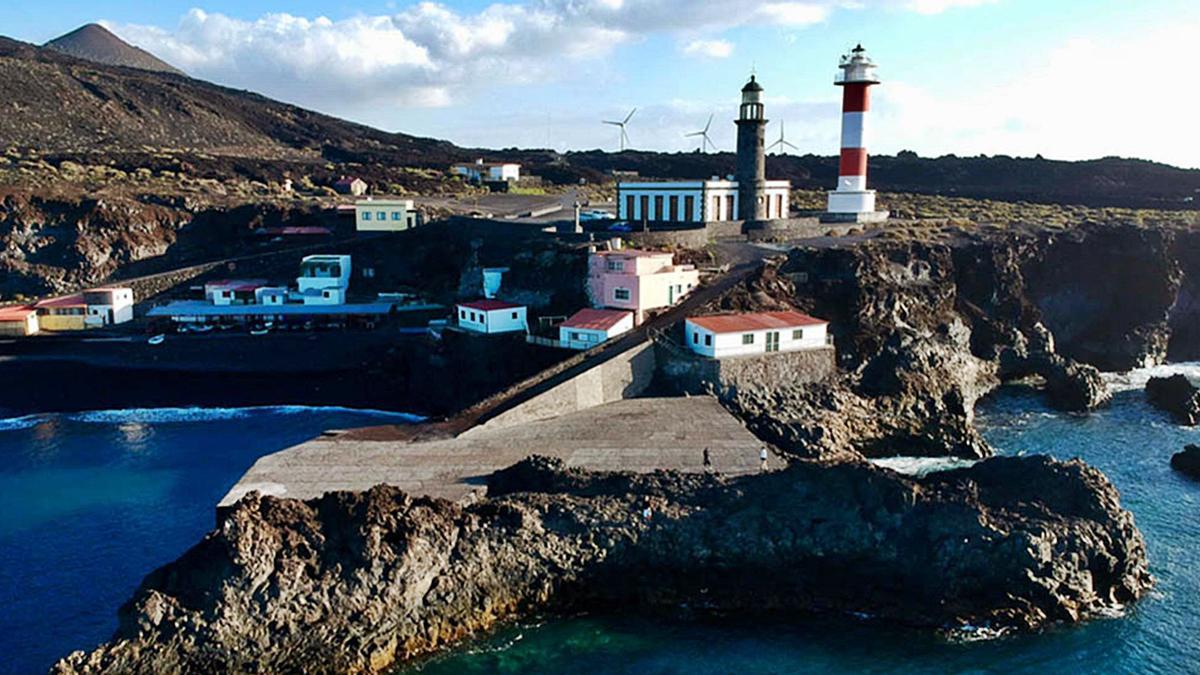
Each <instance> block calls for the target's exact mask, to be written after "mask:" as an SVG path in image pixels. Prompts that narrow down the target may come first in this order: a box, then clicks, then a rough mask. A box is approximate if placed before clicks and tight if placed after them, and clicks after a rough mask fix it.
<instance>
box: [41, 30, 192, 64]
mask: <svg viewBox="0 0 1200 675" xmlns="http://www.w3.org/2000/svg"><path fill="white" fill-rule="evenodd" d="M45 46H46V47H47V48H49V49H53V50H54V51H58V52H62V53H64V54H70V55H71V56H74V57H75V58H79V59H85V60H87V61H95V62H96V63H103V64H105V65H109V66H125V67H127V68H140V69H142V70H153V71H158V72H162V73H174V74H176V75H182V74H183V72H182V71H181V70H179V69H178V68H176V67H174V66H172V65H171V64H169V63H167V62H165V61H163V60H161V59H159V58H158V57H157V56H155V55H153V54H151V53H150V52H148V51H146V50H144V49H141V48H138V47H134V46H133V45H131V44H129V43H128V42H125V41H124V40H122V39H121V38H119V37H117V36H116V35H113V34H112V32H111V31H109V30H108V29H107V28H105V27H104V26H101V25H99V24H94V23H89V24H87V25H86V26H81V27H79V28H76V29H75V30H73V31H71V32H70V33H67V34H66V35H62V36H59V37H56V38H54V39H53V40H51V41H49V42H47V43H46V45H45Z"/></svg>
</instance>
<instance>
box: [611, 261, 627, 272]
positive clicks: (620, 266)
mask: <svg viewBox="0 0 1200 675" xmlns="http://www.w3.org/2000/svg"><path fill="white" fill-rule="evenodd" d="M608 271H609V272H624V271H625V261H624V260H609V261H608Z"/></svg>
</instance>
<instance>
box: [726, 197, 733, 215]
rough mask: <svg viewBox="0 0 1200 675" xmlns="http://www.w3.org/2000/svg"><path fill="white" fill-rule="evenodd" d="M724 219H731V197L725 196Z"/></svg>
mask: <svg viewBox="0 0 1200 675" xmlns="http://www.w3.org/2000/svg"><path fill="white" fill-rule="evenodd" d="M725 220H733V197H725Z"/></svg>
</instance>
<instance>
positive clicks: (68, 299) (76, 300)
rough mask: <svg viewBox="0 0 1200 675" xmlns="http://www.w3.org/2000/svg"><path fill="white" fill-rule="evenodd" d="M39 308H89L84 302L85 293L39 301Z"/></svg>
mask: <svg viewBox="0 0 1200 675" xmlns="http://www.w3.org/2000/svg"><path fill="white" fill-rule="evenodd" d="M37 307H39V308H41V307H87V303H86V302H84V301H83V293H76V294H75V295H64V296H62V297H58V298H50V299H48V300H42V301H39V302H38V303H37Z"/></svg>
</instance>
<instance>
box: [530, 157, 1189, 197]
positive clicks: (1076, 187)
mask: <svg viewBox="0 0 1200 675" xmlns="http://www.w3.org/2000/svg"><path fill="white" fill-rule="evenodd" d="M531 159H533V161H536V158H531ZM543 161H545V160H544V159H543ZM733 167H734V157H733V155H732V154H731V153H718V154H701V153H696V152H690V153H671V154H668V153H657V152H639V151H632V150H631V151H625V152H621V153H608V152H601V151H588V152H574V153H568V154H566V155H565V156H563V157H561V158H560V159H559V160H558V162H557V164H555V165H553V166H551V167H548V169H547V172H546V173H547V175H554V176H556V177H559V178H560V179H562V180H570V179H578V178H588V179H591V180H598V179H601V178H602V177H604V176H605V175H607V174H609V172H611V171H613V170H617V171H637V172H638V173H639V175H641V176H644V177H649V178H661V177H676V178H692V179H701V178H709V177H712V176H724V175H726V174H729V173H732V172H733ZM837 168H838V160H837V157H833V156H830V157H824V156H817V155H773V156H769V157H768V158H767V174H768V176H769V177H770V178H774V179H788V180H791V181H792V185H793V186H794V187H797V188H802V189H811V190H817V189H829V188H831V187H832V186H834V185H836V184H837ZM870 172H871V175H870V181H871V185H872V187H874V188H875V189H878V190H884V191H888V192H912V193H920V194H931V195H944V196H954V197H971V198H975V199H998V200H1004V201H1031V202H1042V203H1050V204H1083V205H1087V206H1094V207H1105V206H1115V207H1128V208H1158V209H1164V208H1165V209H1194V208H1197V207H1200V203H1197V202H1198V201H1200V171H1196V170H1186V169H1179V168H1176V167H1173V166H1168V165H1165V164H1158V163H1155V162H1148V161H1145V160H1139V159H1123V158H1118V157H1106V158H1104V159H1097V160H1091V161H1086V162H1064V161H1054V160H1047V159H1042V158H1040V157H1039V158H1014V157H1005V156H993V157H982V156H981V157H956V156H954V155H948V156H945V157H938V158H926V157H918V156H917V155H916V154H914V153H910V152H902V153H900V154H899V156H894V157H892V156H886V155H878V156H872V157H871V168H870Z"/></svg>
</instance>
